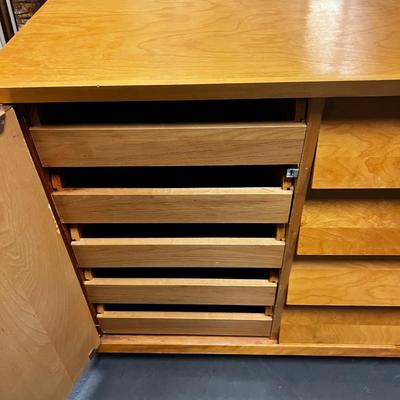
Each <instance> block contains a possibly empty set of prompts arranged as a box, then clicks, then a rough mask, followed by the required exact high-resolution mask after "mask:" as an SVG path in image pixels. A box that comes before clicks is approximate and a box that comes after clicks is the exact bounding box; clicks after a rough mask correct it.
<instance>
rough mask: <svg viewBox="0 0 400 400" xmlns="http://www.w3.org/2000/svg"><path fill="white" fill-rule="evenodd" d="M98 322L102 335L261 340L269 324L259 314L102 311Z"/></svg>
mask: <svg viewBox="0 0 400 400" xmlns="http://www.w3.org/2000/svg"><path fill="white" fill-rule="evenodd" d="M98 318H99V323H100V327H101V329H102V331H103V332H104V333H113V334H127V333H128V334H139V335H140V334H150V335H224V336H264V337H266V336H267V335H268V334H269V331H270V328H271V320H272V319H271V317H269V316H267V315H265V314H261V313H259V314H257V313H221V312H156V311H136V312H133V311H105V312H104V313H103V314H99V315H98Z"/></svg>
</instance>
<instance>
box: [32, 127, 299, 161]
mask: <svg viewBox="0 0 400 400" xmlns="http://www.w3.org/2000/svg"><path fill="white" fill-rule="evenodd" d="M30 131H31V134H32V138H33V140H34V142H35V146H36V148H37V150H38V153H39V156H40V159H41V162H42V164H43V165H44V166H51V167H56V166H59V167H62V166H64V167H77V166H86V167H87V166H138V165H139V166H149V165H151V166H165V165H190V166H192V165H263V164H264V165H266V164H297V163H298V162H299V160H300V155H301V150H302V147H303V140H304V132H305V125H304V124H302V123H283V122H282V123H252V124H250V123H246V124H218V125H209V124H193V125H185V124H182V125H148V126H145V125H142V126H140V125H139V126H135V125H127V126H71V127H59V126H54V127H51V126H40V127H33V128H31V130H30Z"/></svg>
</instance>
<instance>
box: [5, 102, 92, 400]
mask: <svg viewBox="0 0 400 400" xmlns="http://www.w3.org/2000/svg"><path fill="white" fill-rule="evenodd" d="M98 345H99V335H98V334H97V331H96V328H95V324H94V322H93V320H92V317H91V315H90V311H89V308H88V305H87V303H86V300H85V298H84V295H83V292H82V290H81V287H80V284H79V281H78V279H77V277H76V274H75V271H74V267H73V265H72V262H71V260H70V258H69V255H68V252H67V249H66V247H65V244H64V241H63V239H62V237H61V235H60V233H59V230H58V227H57V225H56V222H55V219H54V216H53V213H52V211H51V209H50V206H49V204H48V201H47V197H46V194H45V191H44V189H43V186H42V184H41V181H40V178H39V176H38V174H37V171H36V169H35V167H34V164H33V161H32V159H31V157H30V154H29V151H28V148H27V145H26V143H25V141H24V138H23V135H22V132H21V128H20V126H19V124H18V121H17V118H16V116H15V113H14V111H13V110H12V109H11V108H10V109H8V111H7V112H6V117H5V125H4V129H3V131H2V132H1V133H0V377H1V378H0V399H2V400H8V399H10V400H19V399H21V400H22V399H23V400H26V399H38V400H39V399H41V400H46V399H51V400H55V399H64V398H65V397H66V396H67V394H68V392H69V390H70V389H71V387H72V385H73V383H74V381H75V380H76V378H77V377H78V376H79V374H80V373H81V372H82V369H83V368H84V367H85V365H86V363H87V361H88V357H89V354H90V353H91V352H92V351H93V349H95V348H97V347H98Z"/></svg>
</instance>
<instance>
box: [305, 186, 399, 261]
mask: <svg viewBox="0 0 400 400" xmlns="http://www.w3.org/2000/svg"><path fill="white" fill-rule="evenodd" d="M298 254H299V255H400V197H399V193H398V192H396V191H392V192H387V191H379V192H376V191H375V192H372V193H371V192H365V191H363V192H357V193H350V194H348V193H342V192H340V193H339V194H338V195H333V194H329V197H320V198H313V199H310V200H307V201H306V203H305V206H304V210H303V215H302V220H301V227H300V236H299V242H298Z"/></svg>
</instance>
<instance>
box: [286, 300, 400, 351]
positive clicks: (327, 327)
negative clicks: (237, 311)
mask: <svg viewBox="0 0 400 400" xmlns="http://www.w3.org/2000/svg"><path fill="white" fill-rule="evenodd" d="M279 341H280V343H310V344H314V345H316V344H337V345H345V344H353V345H355V344H357V345H381V346H382V345H391V344H392V345H396V346H397V347H399V343H400V312H399V310H398V309H393V308H381V307H379V308H371V307H355V308H353V307H301V306H299V307H297V306H289V307H287V308H285V310H284V312H283V318H282V325H281V331H280V335H279Z"/></svg>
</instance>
